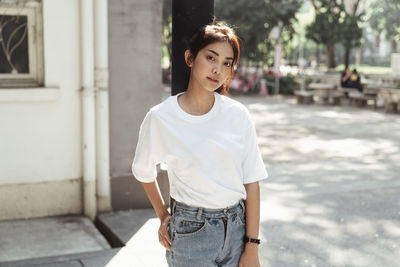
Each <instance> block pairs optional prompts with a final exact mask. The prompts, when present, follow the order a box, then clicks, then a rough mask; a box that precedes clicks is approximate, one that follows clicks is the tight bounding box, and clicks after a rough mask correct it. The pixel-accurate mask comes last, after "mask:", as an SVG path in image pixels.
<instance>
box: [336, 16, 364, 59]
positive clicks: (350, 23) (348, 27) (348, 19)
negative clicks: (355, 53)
mask: <svg viewBox="0 0 400 267" xmlns="http://www.w3.org/2000/svg"><path fill="white" fill-rule="evenodd" d="M361 16H362V15H355V14H346V16H345V17H344V20H343V22H342V23H341V30H340V36H341V38H340V39H341V40H340V43H341V44H342V45H343V46H344V48H345V54H344V65H345V66H348V65H349V58H350V50H351V49H352V48H354V47H359V46H360V45H361V38H362V29H361V28H360V27H359V25H358V23H359V21H361Z"/></svg>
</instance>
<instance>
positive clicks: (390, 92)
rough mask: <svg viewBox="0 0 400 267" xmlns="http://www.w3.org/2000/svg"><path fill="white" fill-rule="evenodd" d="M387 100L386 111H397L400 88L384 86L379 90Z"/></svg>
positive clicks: (399, 102)
mask: <svg viewBox="0 0 400 267" xmlns="http://www.w3.org/2000/svg"><path fill="white" fill-rule="evenodd" d="M379 94H380V95H382V97H383V100H384V102H385V111H386V112H397V111H400V110H399V104H400V89H388V88H384V89H382V90H381V91H380V92H379Z"/></svg>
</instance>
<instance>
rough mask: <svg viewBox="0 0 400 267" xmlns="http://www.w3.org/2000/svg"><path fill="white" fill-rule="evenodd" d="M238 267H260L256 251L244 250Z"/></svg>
mask: <svg viewBox="0 0 400 267" xmlns="http://www.w3.org/2000/svg"><path fill="white" fill-rule="evenodd" d="M239 267H261V265H260V259H259V258H258V249H255V250H246V249H245V250H244V252H243V254H242V256H241V257H240V261H239Z"/></svg>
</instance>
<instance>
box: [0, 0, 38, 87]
mask: <svg viewBox="0 0 400 267" xmlns="http://www.w3.org/2000/svg"><path fill="white" fill-rule="evenodd" d="M0 15H9V16H18V15H23V16H27V27H28V60H29V73H17V74H9V73H0V90H1V89H4V88H7V89H10V88H38V87H42V86H43V84H44V66H43V13H42V3H41V2H38V1H29V2H26V3H25V4H24V6H22V7H20V6H18V4H15V3H14V4H10V3H3V4H2V3H0Z"/></svg>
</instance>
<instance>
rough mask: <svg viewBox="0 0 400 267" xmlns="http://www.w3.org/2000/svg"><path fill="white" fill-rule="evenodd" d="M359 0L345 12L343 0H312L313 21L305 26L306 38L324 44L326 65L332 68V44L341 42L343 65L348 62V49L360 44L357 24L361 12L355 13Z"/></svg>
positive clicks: (333, 54)
mask: <svg viewBox="0 0 400 267" xmlns="http://www.w3.org/2000/svg"><path fill="white" fill-rule="evenodd" d="M360 1H361V0H356V1H355V2H354V4H353V5H351V7H350V10H348V12H346V9H345V1H342V0H318V1H317V0H312V4H313V6H314V9H315V18H314V21H313V22H312V23H311V24H310V25H309V26H308V27H307V29H306V30H307V33H306V36H307V38H309V39H311V40H313V41H314V42H316V43H317V44H323V45H325V46H326V49H327V55H328V67H329V68H334V67H335V66H336V64H335V51H334V46H335V44H337V43H341V44H342V45H343V46H344V48H345V56H344V59H345V62H344V63H345V65H346V66H347V65H348V64H349V57H350V49H351V48H354V47H358V46H360V45H361V37H362V29H361V28H360V26H359V25H358V24H359V22H361V20H362V16H363V14H362V13H361V14H357V9H358V7H359V4H360Z"/></svg>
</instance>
